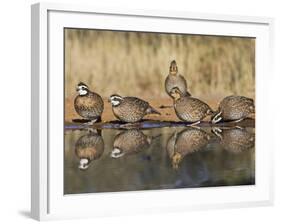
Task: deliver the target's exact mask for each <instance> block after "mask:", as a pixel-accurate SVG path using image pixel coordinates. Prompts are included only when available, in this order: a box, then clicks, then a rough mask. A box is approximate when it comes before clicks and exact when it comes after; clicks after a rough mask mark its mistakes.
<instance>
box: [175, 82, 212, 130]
mask: <svg viewBox="0 0 281 224" xmlns="http://www.w3.org/2000/svg"><path fill="white" fill-rule="evenodd" d="M170 94H171V96H172V97H173V99H174V109H175V112H176V115H177V117H178V118H179V119H180V120H182V121H187V122H191V123H192V124H191V125H195V124H199V123H200V122H201V120H203V119H204V118H205V117H206V116H208V115H212V114H213V110H212V109H211V108H210V107H209V106H208V105H207V104H206V103H204V102H203V101H201V100H199V99H197V98H194V97H191V96H183V95H182V93H181V91H180V90H179V88H178V87H174V88H173V89H172V90H171V92H170Z"/></svg>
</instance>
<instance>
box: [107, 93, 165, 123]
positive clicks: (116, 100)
mask: <svg viewBox="0 0 281 224" xmlns="http://www.w3.org/2000/svg"><path fill="white" fill-rule="evenodd" d="M108 101H109V102H111V104H112V111H113V114H114V115H115V117H116V118H118V119H119V120H120V121H124V122H129V123H134V122H138V121H140V120H141V119H142V118H143V117H144V116H145V115H147V114H159V115H160V113H159V112H158V111H157V110H155V109H154V108H153V107H151V106H150V105H149V103H148V102H146V101H144V100H142V99H139V98H137V97H122V96H119V95H117V94H114V95H111V96H110V98H109V100H108Z"/></svg>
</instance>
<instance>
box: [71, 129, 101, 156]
mask: <svg viewBox="0 0 281 224" xmlns="http://www.w3.org/2000/svg"><path fill="white" fill-rule="evenodd" d="M103 151H104V142H103V139H102V137H101V136H100V135H98V134H92V133H91V134H87V135H84V136H81V137H80V138H79V139H78V140H77V142H76V144H75V153H76V155H77V157H79V158H80V159H81V158H86V159H89V160H90V161H91V160H94V159H98V158H100V157H101V155H102V154H103Z"/></svg>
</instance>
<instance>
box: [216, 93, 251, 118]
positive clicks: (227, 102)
mask: <svg viewBox="0 0 281 224" xmlns="http://www.w3.org/2000/svg"><path fill="white" fill-rule="evenodd" d="M219 111H221V112H222V114H221V117H222V119H223V120H225V121H227V120H238V119H241V118H246V117H248V116H249V115H250V114H252V113H255V106H254V101H253V99H250V98H247V97H244V96H228V97H225V98H224V99H223V100H222V101H221V103H220V105H219Z"/></svg>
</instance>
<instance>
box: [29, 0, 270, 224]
mask: <svg viewBox="0 0 281 224" xmlns="http://www.w3.org/2000/svg"><path fill="white" fill-rule="evenodd" d="M272 29H273V20H272V19H271V18H257V17H245V16H229V15H213V14H201V13H189V12H165V11H145V10H130V11H128V10H120V9H118V10H115V9H96V8H94V7H83V6H73V5H57V4H48V3H44V4H42V3H38V4H35V5H32V199H31V201H32V203H31V204H32V206H31V211H32V217H34V218H35V219H38V220H46V219H58V218H76V217H98V216H114V215H126V214H137V213H154V212H169V211H185V210H188V209H206V208H223V207H245V206H257V205H269V204H272V201H273V190H272V181H273V176H272V173H273V170H272V162H273V160H272V145H271V141H270V138H271V136H270V133H269V132H267V131H266V130H268V129H270V111H269V108H270V105H269V104H270V101H268V97H269V90H270V80H271V77H273V72H272V65H271V62H272V53H271V50H272V46H273V42H272V41H273V40H272Z"/></svg>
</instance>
